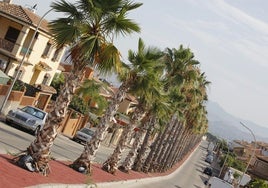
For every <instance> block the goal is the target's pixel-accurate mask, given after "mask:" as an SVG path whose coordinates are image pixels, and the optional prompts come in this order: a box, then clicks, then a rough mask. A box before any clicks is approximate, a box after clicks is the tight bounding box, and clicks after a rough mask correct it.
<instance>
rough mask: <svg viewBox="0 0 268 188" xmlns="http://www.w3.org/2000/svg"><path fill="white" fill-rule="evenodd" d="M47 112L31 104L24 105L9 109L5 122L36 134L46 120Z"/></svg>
mask: <svg viewBox="0 0 268 188" xmlns="http://www.w3.org/2000/svg"><path fill="white" fill-rule="evenodd" d="M46 118H47V112H45V111H43V110H41V109H39V108H35V107H33V106H25V107H23V108H17V109H15V110H10V111H9V112H8V114H7V116H6V123H8V124H14V125H17V126H20V127H23V128H25V129H27V130H30V131H31V132H32V133H34V134H37V132H38V131H40V130H41V129H42V128H43V126H44V124H45V121H46Z"/></svg>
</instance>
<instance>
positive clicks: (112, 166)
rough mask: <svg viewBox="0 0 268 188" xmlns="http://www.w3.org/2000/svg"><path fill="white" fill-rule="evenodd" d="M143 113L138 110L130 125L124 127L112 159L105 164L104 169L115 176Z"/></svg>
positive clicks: (111, 156) (134, 113)
mask: <svg viewBox="0 0 268 188" xmlns="http://www.w3.org/2000/svg"><path fill="white" fill-rule="evenodd" d="M142 115H143V111H142V110H140V109H138V108H136V109H135V111H134V112H133V115H132V116H131V118H130V122H129V124H128V125H127V126H126V127H124V130H123V133H122V134H121V136H120V139H119V142H118V144H117V146H116V148H115V150H114V151H113V153H112V154H111V155H110V157H109V158H108V159H107V160H106V161H105V162H104V163H103V165H102V169H103V170H105V171H107V172H109V173H111V174H114V173H115V172H116V170H117V168H118V163H119V161H120V159H121V157H122V152H123V151H124V149H125V146H126V143H127V141H128V140H129V139H130V137H131V135H132V132H133V129H134V126H135V124H136V122H138V120H139V119H140V118H141V117H142Z"/></svg>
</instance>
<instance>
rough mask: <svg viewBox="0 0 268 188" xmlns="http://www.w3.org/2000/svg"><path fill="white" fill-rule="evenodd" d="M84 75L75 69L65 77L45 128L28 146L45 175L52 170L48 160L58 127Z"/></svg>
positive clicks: (37, 167) (29, 152)
mask: <svg viewBox="0 0 268 188" xmlns="http://www.w3.org/2000/svg"><path fill="white" fill-rule="evenodd" d="M82 76H83V74H82V71H81V70H73V71H72V72H71V73H70V74H69V75H68V76H67V77H66V78H65V79H66V81H65V83H64V86H63V87H62V89H61V91H60V94H59V96H58V97H57V99H56V102H55V103H54V106H53V108H52V109H53V110H52V111H51V112H50V113H49V114H48V118H47V120H46V123H45V125H44V127H43V129H42V130H41V131H39V132H38V134H37V136H36V139H35V140H34V141H33V142H32V143H31V144H30V146H29V147H28V148H27V152H28V154H29V155H30V156H31V157H32V158H33V160H34V163H35V166H36V171H38V172H41V173H42V174H43V175H45V176H46V175H48V174H49V172H50V169H49V166H48V162H49V160H50V153H51V147H52V145H53V142H54V140H55V138H56V136H57V129H58V127H59V126H60V124H61V122H62V121H63V119H64V117H65V116H66V112H67V109H68V106H69V104H70V102H71V99H72V97H73V95H74V92H75V89H76V88H77V86H78V84H79V82H80V80H81V79H82Z"/></svg>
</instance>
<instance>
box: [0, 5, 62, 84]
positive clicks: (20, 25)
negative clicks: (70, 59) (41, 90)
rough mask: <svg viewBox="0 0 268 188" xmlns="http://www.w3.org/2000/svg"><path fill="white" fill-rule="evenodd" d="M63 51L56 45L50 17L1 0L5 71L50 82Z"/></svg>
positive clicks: (0, 51) (0, 50)
mask: <svg viewBox="0 0 268 188" xmlns="http://www.w3.org/2000/svg"><path fill="white" fill-rule="evenodd" d="M40 21H41V22H40ZM39 23H41V24H40V25H38V24H39ZM38 26H39V27H38ZM37 27H38V32H37V33H36V34H35V36H34V33H35V31H36V29H37ZM32 39H33V43H32V45H31V46H30V47H29V44H30V43H31V41H32ZM27 49H29V50H28V53H27V54H26V51H27ZM64 51H65V47H64V48H60V49H56V48H55V47H54V46H53V42H52V40H51V34H50V32H49V28H48V22H47V20H45V19H42V18H41V17H40V16H38V15H37V14H35V12H34V11H33V10H31V9H28V8H25V7H22V6H20V5H15V4H12V1H11V0H4V1H3V2H0V70H2V71H3V72H4V73H5V74H6V75H8V76H11V77H14V76H15V75H16V74H17V72H18V71H19V74H18V79H19V80H21V81H23V82H25V83H28V84H31V85H38V84H44V85H50V83H51V81H52V78H53V76H54V74H55V73H56V71H57V69H58V66H59V63H60V60H61V58H62V55H63V54H64ZM24 57H25V58H24ZM23 58H24V61H23V62H24V63H23V66H22V67H21V68H20V69H19V65H20V63H21V62H22V59H23Z"/></svg>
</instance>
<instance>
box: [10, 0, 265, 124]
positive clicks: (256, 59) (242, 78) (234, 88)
mask: <svg viewBox="0 0 268 188" xmlns="http://www.w3.org/2000/svg"><path fill="white" fill-rule="evenodd" d="M67 1H68V2H75V0H67ZM51 2H52V1H51V0H47V1H41V0H39V1H38V0H13V3H14V4H20V5H22V6H28V7H29V6H33V5H34V4H37V11H36V13H37V14H38V15H40V16H42V15H43V14H44V13H45V12H47V11H48V10H49V9H50V7H49V6H50V3H51ZM135 2H142V1H136V0H135ZM142 3H143V5H142V6H141V7H140V8H138V9H136V10H134V11H132V13H131V14H129V17H130V18H131V19H133V20H135V21H136V22H137V23H139V25H140V27H141V33H139V34H133V35H131V36H127V37H124V38H119V39H117V40H116V41H115V44H116V45H117V47H118V48H119V50H120V51H121V53H122V56H123V59H124V60H126V59H127V51H128V50H129V49H131V50H134V51H135V50H136V49H137V45H138V39H139V37H141V38H142V39H143V41H144V42H145V44H146V46H155V47H159V48H160V49H165V48H166V47H169V48H178V47H179V46H180V45H183V46H184V47H186V48H190V49H191V50H192V52H193V53H194V54H195V59H196V60H198V61H199V62H200V68H201V71H202V72H205V74H206V76H207V80H208V81H210V82H211V84H210V86H209V88H208V97H209V100H211V101H213V102H217V103H218V104H219V105H220V106H221V107H222V108H223V109H224V110H226V111H227V112H228V113H230V114H232V115H234V116H236V117H239V118H242V119H244V120H250V121H252V122H254V123H256V124H258V125H260V126H264V127H268V116H267V112H268V99H267V97H268V12H267V10H268V1H267V0H165V1H163V0H144V1H143V2H142ZM58 16H59V15H58V14H56V13H53V12H50V13H49V14H48V15H47V16H46V17H45V18H46V19H48V20H51V19H54V18H56V17H58ZM60 16H61V15H60Z"/></svg>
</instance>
